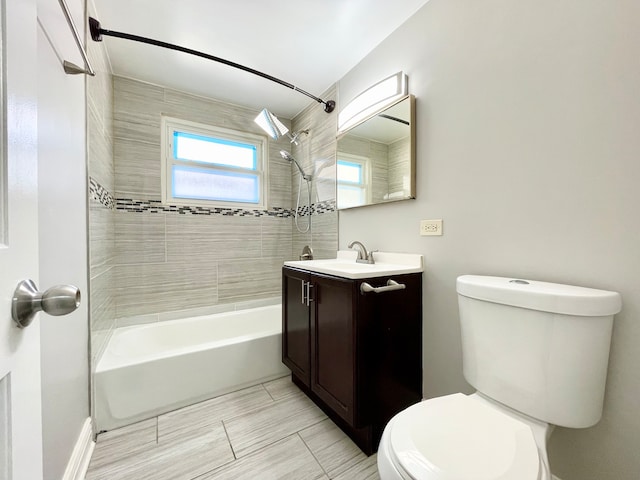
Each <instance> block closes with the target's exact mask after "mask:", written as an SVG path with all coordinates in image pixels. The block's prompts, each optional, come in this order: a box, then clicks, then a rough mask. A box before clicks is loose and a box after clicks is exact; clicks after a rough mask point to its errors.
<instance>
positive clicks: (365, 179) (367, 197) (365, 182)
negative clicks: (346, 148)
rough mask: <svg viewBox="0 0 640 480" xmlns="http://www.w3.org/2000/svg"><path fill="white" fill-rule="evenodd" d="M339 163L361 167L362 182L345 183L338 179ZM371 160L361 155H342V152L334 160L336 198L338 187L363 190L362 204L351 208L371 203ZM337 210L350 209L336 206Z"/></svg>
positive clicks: (337, 196)
mask: <svg viewBox="0 0 640 480" xmlns="http://www.w3.org/2000/svg"><path fill="white" fill-rule="evenodd" d="M340 162H348V163H356V164H359V165H361V167H362V182H361V183H356V182H347V181H344V180H343V181H341V180H340V178H339V177H338V165H339V164H340ZM371 181H372V180H371V159H369V158H368V157H364V156H362V155H355V154H353V153H344V152H339V153H338V158H337V160H336V198H339V196H340V195H339V194H338V192H339V190H340V186H341V185H344V186H348V187H359V188H361V189H362V190H363V192H364V203H362V204H359V205H353V206H358V207H359V206H362V205H368V204H369V203H371V196H372V186H373V185H372V183H371ZM338 208H350V207H340V206H339V205H338Z"/></svg>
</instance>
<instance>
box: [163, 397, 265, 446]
mask: <svg viewBox="0 0 640 480" xmlns="http://www.w3.org/2000/svg"><path fill="white" fill-rule="evenodd" d="M272 403H273V400H272V399H271V397H270V396H269V394H268V393H267V391H266V390H265V389H264V388H263V387H262V385H256V386H255V387H250V388H245V389H243V390H239V391H237V392H232V393H228V394H227V395H222V396H220V397H216V398H212V399H211V400H207V401H205V402H200V403H196V404H195V405H190V406H188V407H185V408H181V409H179V410H175V411H173V412H169V413H166V414H164V415H160V416H159V417H158V438H159V439H160V441H161V442H162V441H165V440H169V439H171V438H172V437H174V436H175V435H179V434H184V433H186V432H189V431H190V430H193V429H198V428H202V427H204V426H206V425H211V424H215V423H218V422H220V421H222V420H229V419H232V418H234V417H237V416H238V415H242V414H245V413H248V412H250V411H252V410H256V409H259V408H263V407H265V406H267V405H269V404H272Z"/></svg>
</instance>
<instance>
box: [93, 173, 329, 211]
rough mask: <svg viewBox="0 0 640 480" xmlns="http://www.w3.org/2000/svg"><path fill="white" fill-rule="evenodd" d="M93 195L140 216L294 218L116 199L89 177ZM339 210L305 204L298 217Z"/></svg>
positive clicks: (274, 208)
mask: <svg viewBox="0 0 640 480" xmlns="http://www.w3.org/2000/svg"><path fill="white" fill-rule="evenodd" d="M89 194H90V196H91V198H92V199H93V200H95V201H97V202H99V203H100V204H102V205H103V206H104V207H106V208H109V209H114V208H115V209H116V210H118V211H121V212H137V213H177V214H179V215H222V216H227V217H279V218H289V217H292V216H293V214H294V212H293V210H290V209H287V208H282V207H272V208H271V209H269V210H248V209H243V208H225V207H201V206H189V205H167V204H164V203H162V202H161V201H160V200H134V199H131V198H114V197H113V195H111V194H110V193H109V191H108V190H107V189H106V188H105V187H103V186H102V185H100V184H99V183H98V182H97V181H96V180H95V179H94V178H91V177H89ZM335 210H336V202H335V200H327V201H324V202H319V203H314V204H312V205H311V206H310V207H309V206H308V205H303V206H301V207H300V208H299V209H298V215H300V216H303V217H304V216H307V215H309V214H311V215H314V214H315V215H319V214H322V213H329V212H333V211H335Z"/></svg>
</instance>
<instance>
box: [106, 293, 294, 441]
mask: <svg viewBox="0 0 640 480" xmlns="http://www.w3.org/2000/svg"><path fill="white" fill-rule="evenodd" d="M281 311H282V307H281V306H280V305H270V306H266V307H259V308H252V309H248V310H238V311H233V312H226V313H218V314H214V315H207V316H202V317H192V318H186V319H180V320H169V321H164V322H156V323H151V324H144V325H134V326H130V327H121V328H116V329H115V331H114V333H113V335H112V336H111V339H110V340H109V344H108V345H107V348H106V350H105V352H104V354H103V355H102V358H101V359H100V360H99V362H98V365H97V367H96V372H95V376H94V389H95V390H94V391H95V396H94V398H95V420H96V427H97V431H103V430H111V429H113V428H117V427H121V426H124V425H129V424H131V423H134V422H137V421H140V420H144V419H147V418H151V417H154V416H156V415H159V414H162V413H165V412H168V411H171V410H175V409H176V408H180V407H184V406H187V405H191V404H193V403H197V402H199V401H202V400H206V399H208V398H213V397H216V396H218V395H222V394H225V393H228V392H232V391H234V390H238V389H241V388H244V387H248V386H251V385H256V384H258V383H261V382H265V381H268V380H272V379H274V378H278V377H282V376H284V375H286V374H287V373H289V370H288V369H287V368H286V367H285V366H284V365H283V364H282V341H281V337H282V320H281V319H282V314H281Z"/></svg>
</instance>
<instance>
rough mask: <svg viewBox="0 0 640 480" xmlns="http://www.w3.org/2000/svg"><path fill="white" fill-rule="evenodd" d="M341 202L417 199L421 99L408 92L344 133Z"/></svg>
mask: <svg viewBox="0 0 640 480" xmlns="http://www.w3.org/2000/svg"><path fill="white" fill-rule="evenodd" d="M337 144H338V147H337V207H338V209H347V208H354V207H362V206H365V205H375V204H380V203H387V202H395V201H399V200H408V199H413V198H415V196H416V174H415V170H416V169H415V166H416V165H415V163H416V156H415V98H414V97H413V96H412V95H405V96H403V97H402V98H400V99H399V100H397V101H396V102H395V103H392V104H391V105H386V106H384V107H383V108H382V109H380V110H378V111H375V112H373V113H371V114H370V115H368V116H367V117H366V118H365V119H363V120H362V121H360V122H359V123H356V124H355V125H353V126H351V127H349V128H347V129H345V130H343V131H342V132H339V133H338V142H337Z"/></svg>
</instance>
